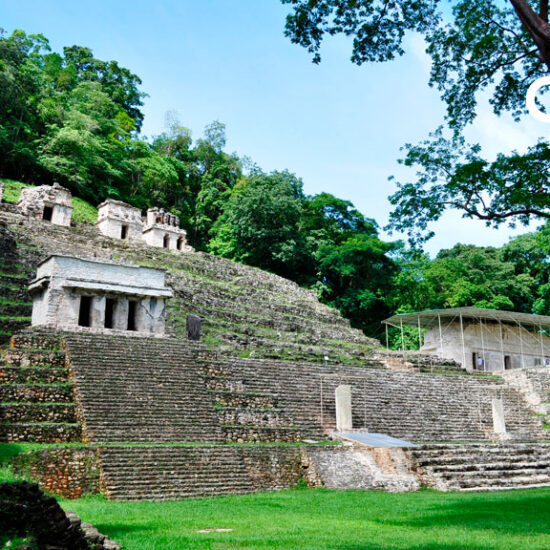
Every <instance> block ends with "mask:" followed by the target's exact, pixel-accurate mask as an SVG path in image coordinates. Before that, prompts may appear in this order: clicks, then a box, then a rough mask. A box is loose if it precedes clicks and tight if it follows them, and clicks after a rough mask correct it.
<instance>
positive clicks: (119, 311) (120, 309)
mask: <svg viewBox="0 0 550 550" xmlns="http://www.w3.org/2000/svg"><path fill="white" fill-rule="evenodd" d="M113 328H115V329H116V330H126V329H127V328H128V298H120V299H119V300H118V302H117V307H116V309H115V318H114V323H113Z"/></svg>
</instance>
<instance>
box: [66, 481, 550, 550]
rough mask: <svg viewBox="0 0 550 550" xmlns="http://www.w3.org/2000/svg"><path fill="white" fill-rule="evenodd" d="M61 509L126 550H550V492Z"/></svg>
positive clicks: (268, 497)
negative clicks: (224, 530)
mask: <svg viewBox="0 0 550 550" xmlns="http://www.w3.org/2000/svg"><path fill="white" fill-rule="evenodd" d="M62 505H63V507H64V508H65V509H68V510H73V511H75V512H76V513H78V514H79V515H81V516H82V517H83V519H84V521H88V522H91V523H92V524H93V525H94V526H96V527H97V528H98V529H99V530H100V532H103V533H105V534H107V535H109V536H110V537H111V538H112V539H114V540H116V541H117V542H119V543H122V544H124V547H125V548H126V550H138V549H140V550H141V549H147V550H149V549H158V550H160V549H162V550H171V549H173V550H183V549H204V548H210V549H216V550H219V549H237V548H238V549H244V548H246V549H250V548H280V549H282V548H285V549H306V548H307V549H312V550H313V549H315V550H319V549H328V548H330V549H338V550H367V549H369V550H378V549H380V550H382V549H384V550H389V549H392V550H393V549H411V550H412V549H414V550H429V549H435V548H437V549H443V550H459V549H460V550H465V549H468V550H488V549H495V550H497V549H498V550H506V549H514V550H516V549H517V550H519V549H521V550H537V549H541V550H542V549H548V548H550V489H532V490H524V491H505V492H499V493H438V492H435V491H418V492H416V493H406V494H390V493H382V492H374V491H370V492H363V491H329V490H324V489H294V490H287V491H282V492H276V493H261V494H255V495H244V496H230V497H217V498H204V499H197V500H183V501H177V502H109V501H106V500H104V499H103V498H100V497H88V498H84V499H80V500H77V501H67V500H65V501H62ZM200 529H232V531H230V532H210V533H199V532H198V531H199V530H200Z"/></svg>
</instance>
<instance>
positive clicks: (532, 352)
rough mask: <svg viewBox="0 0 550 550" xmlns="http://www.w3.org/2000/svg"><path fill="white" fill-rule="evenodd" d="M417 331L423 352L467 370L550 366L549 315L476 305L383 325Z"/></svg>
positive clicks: (403, 316)
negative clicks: (409, 328)
mask: <svg viewBox="0 0 550 550" xmlns="http://www.w3.org/2000/svg"><path fill="white" fill-rule="evenodd" d="M382 322H383V323H384V324H385V325H386V334H387V329H388V326H393V327H398V328H400V330H401V347H402V350H403V351H405V339H404V337H403V327H405V326H413V327H416V328H417V330H418V338H419V347H420V351H422V352H424V353H430V354H434V355H437V356H440V357H444V358H447V359H453V360H455V361H457V362H458V363H460V364H461V365H462V367H463V368H464V369H466V370H468V371H471V370H481V371H490V372H495V371H502V370H508V369H514V368H523V367H534V366H539V365H548V364H550V338H549V337H548V334H550V317H549V316H545V315H532V314H529V313H520V312H515V311H501V310H497V309H484V308H476V307H459V308H450V309H437V310H426V311H419V312H415V313H403V314H398V315H394V316H393V317H390V318H388V319H386V320H384V321H382Z"/></svg>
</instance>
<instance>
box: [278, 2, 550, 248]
mask: <svg viewBox="0 0 550 550" xmlns="http://www.w3.org/2000/svg"><path fill="white" fill-rule="evenodd" d="M282 2H283V3H285V4H290V5H291V6H292V11H291V13H290V14H289V15H288V16H287V23H286V34H287V36H289V37H290V38H291V40H292V41H293V42H295V43H298V44H300V45H301V46H304V47H306V48H307V49H308V50H309V51H310V52H311V53H312V55H313V61H314V62H317V63H318V62H319V61H320V59H321V58H320V48H321V44H322V41H323V39H324V38H325V36H326V35H335V34H344V35H347V36H350V37H352V38H353V46H352V56H351V60H352V61H353V62H354V63H357V64H362V63H364V62H372V61H375V62H384V61H389V60H391V59H393V58H394V57H395V56H399V55H402V54H403V53H404V46H403V44H404V39H405V36H406V35H407V33H410V32H417V33H421V34H422V36H423V37H424V40H425V42H426V51H427V53H428V54H429V55H430V57H431V60H432V67H431V73H430V80H429V84H430V86H433V87H436V88H437V89H438V90H439V92H440V94H441V98H442V100H443V101H444V102H445V104H446V106H447V115H446V121H445V122H446V126H447V128H448V131H447V132H442V130H437V131H436V132H434V133H433V134H431V135H430V138H429V139H428V140H427V141H425V142H424V143H422V144H420V145H416V146H415V145H410V144H409V145H406V146H405V151H406V153H405V158H404V160H403V162H404V164H405V165H407V166H415V167H416V168H417V169H418V172H417V178H416V180H414V181H411V182H405V183H401V182H398V183H397V187H398V190H397V192H396V193H395V194H394V195H393V196H392V197H391V201H392V203H393V204H394V205H395V209H394V211H393V214H392V218H391V223H390V227H391V228H394V229H398V230H409V231H411V233H412V240H413V241H416V242H421V241H422V240H424V239H425V238H427V237H429V236H430V235H431V234H430V233H429V232H427V225H428V223H429V222H431V221H434V220H437V219H438V218H439V217H440V216H441V215H442V213H443V212H444V211H445V210H446V209H447V208H452V209H457V210H459V211H461V212H462V213H463V214H464V215H465V216H466V217H475V218H479V219H481V220H484V221H485V222H486V223H487V224H489V225H493V226H498V225H499V224H501V223H503V222H505V221H511V222H512V223H515V222H519V223H523V224H526V223H528V221H529V220H530V219H531V218H533V217H535V218H541V217H542V218H548V217H550V213H549V208H548V207H549V206H550V188H549V185H548V178H546V177H545V176H546V174H545V169H546V167H545V161H546V154H547V151H546V150H545V148H546V144H539V145H535V146H533V147H532V148H531V149H530V150H529V151H528V153H527V154H525V155H522V154H518V153H517V152H512V153H511V154H507V155H505V154H501V155H499V157H498V158H497V160H496V161H494V162H489V161H487V160H484V159H483V158H482V157H481V151H480V147H479V146H478V145H476V144H474V145H466V144H465V142H464V139H463V138H462V137H461V132H462V130H463V129H464V127H465V126H466V125H468V124H470V123H472V122H473V121H474V119H475V117H476V114H477V112H478V110H479V107H478V101H479V99H480V97H481V96H484V97H486V96H488V97H489V103H490V104H491V106H492V109H493V111H494V112H495V113H496V114H498V115H500V114H502V113H510V114H512V115H513V117H515V118H516V120H519V118H520V117H521V116H522V115H523V114H525V112H526V108H525V94H526V90H527V88H528V86H529V85H530V84H531V82H533V81H534V80H535V78H537V77H539V76H542V75H545V74H547V73H548V71H549V70H550V25H549V24H548V1H547V0H541V1H540V2H539V3H537V5H536V8H537V9H538V12H536V11H535V2H529V1H527V0H510V1H504V0H448V1H447V2H443V1H437V0H419V1H411V2H397V1H386V0H383V1H382V0H354V1H352V2H349V1H347V0H282ZM541 166H542V167H543V170H542V172H539V169H540V167H541ZM521 178H523V181H524V184H525V185H524V187H523V189H520V187H521Z"/></svg>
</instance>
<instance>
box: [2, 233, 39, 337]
mask: <svg viewBox="0 0 550 550" xmlns="http://www.w3.org/2000/svg"><path fill="white" fill-rule="evenodd" d="M29 256H32V253H31V251H29ZM32 276H33V268H32V267H31V266H29V264H28V263H27V262H24V261H23V260H22V259H21V258H20V256H19V254H18V250H17V243H16V241H15V239H14V238H13V236H12V235H11V234H10V232H9V231H8V230H7V228H6V227H5V225H0V347H2V346H3V345H6V344H7V343H8V342H9V340H10V338H11V336H12V334H14V333H16V332H18V331H19V330H21V329H22V328H24V327H26V326H28V325H29V324H30V322H31V313H32V302H31V298H30V296H29V294H28V292H27V287H28V285H29V282H30V280H31V279H32Z"/></svg>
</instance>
